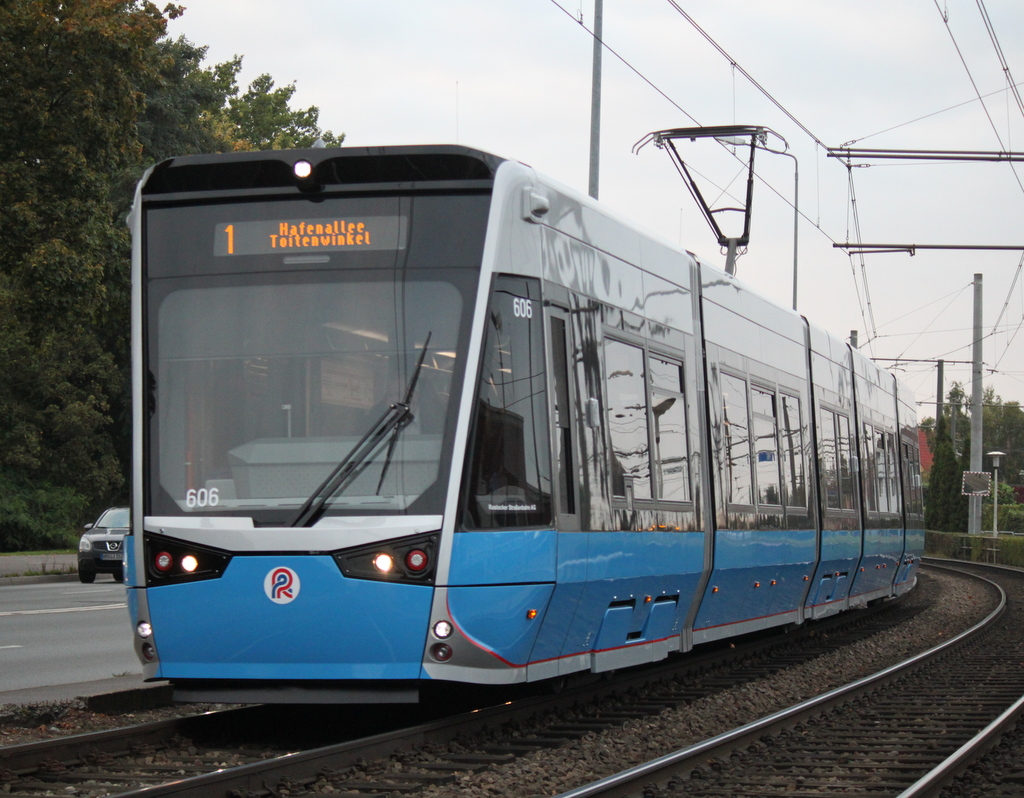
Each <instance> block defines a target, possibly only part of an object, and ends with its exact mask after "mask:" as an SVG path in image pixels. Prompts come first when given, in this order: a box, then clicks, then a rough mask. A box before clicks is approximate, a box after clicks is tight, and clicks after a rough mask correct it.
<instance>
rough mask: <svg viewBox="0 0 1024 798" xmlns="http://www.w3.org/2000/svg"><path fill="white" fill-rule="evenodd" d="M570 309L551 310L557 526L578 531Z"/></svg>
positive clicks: (550, 343)
mask: <svg viewBox="0 0 1024 798" xmlns="http://www.w3.org/2000/svg"><path fill="white" fill-rule="evenodd" d="M567 317H568V313H567V312H566V311H565V310H563V309H562V308H555V307H552V308H550V309H549V312H548V341H549V352H550V354H549V357H550V361H549V362H550V369H551V371H550V375H551V382H550V392H551V393H550V402H551V409H550V412H551V422H552V423H551V432H552V436H551V437H552V448H553V451H552V456H553V460H552V462H553V465H554V470H553V471H554V473H553V477H554V479H553V482H554V503H555V528H556V529H558V530H559V531H566V532H568V531H577V530H579V528H580V523H579V499H580V496H579V493H580V490H579V488H580V486H579V484H578V482H579V480H578V473H579V469H578V467H577V465H578V464H577V462H576V448H575V446H574V445H573V429H574V425H573V421H574V419H573V402H572V398H573V391H572V385H571V382H570V376H571V374H572V369H571V363H572V355H571V352H572V348H571V342H570V331H569V324H568V318H567Z"/></svg>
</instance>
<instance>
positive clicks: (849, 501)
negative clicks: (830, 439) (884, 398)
mask: <svg viewBox="0 0 1024 798" xmlns="http://www.w3.org/2000/svg"><path fill="white" fill-rule="evenodd" d="M836 419H837V420H838V421H839V430H838V438H837V443H838V454H839V491H840V500H841V502H842V505H841V506H842V508H843V509H844V510H855V509H856V508H857V505H856V502H855V500H854V492H853V491H854V485H855V483H854V478H853V439H852V438H851V436H850V432H851V430H850V419H849V418H847V417H846V416H844V415H843V414H842V413H837V414H836Z"/></svg>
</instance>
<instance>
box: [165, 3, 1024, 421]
mask: <svg viewBox="0 0 1024 798" xmlns="http://www.w3.org/2000/svg"><path fill="white" fill-rule="evenodd" d="M594 2H595V0H487V1H486V2H484V1H483V0H433V2H428V3H423V2H421V3H412V2H408V1H407V0H374V2H372V3H371V2H365V0H361V1H359V2H357V0H289V1H288V2H281V0H276V2H275V1H274V0H182V4H183V5H184V6H185V8H186V11H185V13H184V15H183V16H181V17H180V18H179V19H177V20H174V21H172V22H170V23H169V25H168V33H169V35H171V36H174V37H177V36H185V37H186V38H187V39H189V40H190V41H192V42H193V43H195V44H197V45H203V46H207V47H208V48H209V51H208V54H207V60H206V64H207V65H212V64H215V63H220V62H223V61H226V60H228V59H229V58H232V57H233V56H235V55H242V56H244V60H243V68H242V72H241V75H240V80H239V82H240V84H241V86H242V88H243V89H244V88H245V87H246V86H247V85H248V83H249V82H250V81H252V80H253V79H255V78H256V77H257V76H258V75H260V74H262V73H269V74H270V75H271V76H272V77H273V78H274V79H275V80H276V81H277V84H278V85H284V84H289V83H293V82H294V84H295V86H296V92H295V96H294V97H293V101H292V106H293V107H295V108H299V107H301V108H305V107H308V106H310V105H316V106H317V107H318V108H319V109H320V124H321V127H322V128H324V129H326V130H331V131H333V132H335V133H342V132H343V133H345V144H346V145H351V146H374V145H388V144H442V143H443V144H453V143H454V144H463V145H467V146H471V147H476V148H478V149H482V150H486V151H489V152H493V153H495V154H497V155H500V156H503V157H507V158H513V159H516V160H519V161H522V162H524V163H527V164H529V165H530V166H532V167H534V168H535V169H536V170H537V171H538V172H541V173H543V174H545V175H547V176H549V177H552V178H554V179H556V180H558V181H560V182H562V183H564V184H566V185H568V186H570V187H572V188H575V189H577V190H579V191H580V192H581V193H586V192H587V190H588V168H589V166H588V165H589V141H590V115H591V114H590V108H591V74H592V63H593V37H592V35H591V33H590V31H591V30H592V29H593V27H594V12H595V10H594ZM683 12H685V14H684V13H683ZM687 15H688V16H689V19H687ZM603 18H604V33H603V41H604V44H605V49H604V51H603V58H602V61H603V69H602V100H601V102H602V112H601V152H600V188H599V199H600V201H601V203H602V204H604V205H606V206H607V207H608V208H609V209H610V210H612V211H613V212H615V213H616V214H619V215H621V216H623V217H625V218H626V219H629V220H631V221H633V222H635V223H637V224H639V225H640V226H641V227H643V228H645V229H647V230H648V231H650V232H652V233H654V234H655V235H657V236H659V237H661V238H662V239H665V240H667V241H668V242H670V243H672V244H674V245H676V246H681V247H683V248H685V249H687V250H690V251H691V252H694V253H696V254H697V255H698V256H700V257H701V259H702V260H704V261H706V262H709V263H712V264H715V265H717V266H719V267H723V266H724V263H725V257H724V253H723V252H722V251H721V249H720V247H719V245H718V242H717V239H716V236H715V235H713V233H712V231H711V228H710V227H709V226H708V224H707V222H706V221H705V220H704V218H703V216H702V215H701V212H700V211H699V209H698V206H697V204H696V202H695V201H694V199H693V198H692V197H691V196H690V194H689V192H688V191H687V189H686V186H685V184H684V182H683V181H682V179H681V178H680V176H679V174H678V173H677V171H676V169H675V168H674V166H673V164H672V161H671V160H670V157H669V155H668V154H667V153H666V152H665V151H663V150H660V149H658V148H656V147H655V146H653V145H651V146H646V147H644V148H642V149H640V150H639V152H634V145H635V144H636V143H637V142H638V141H640V140H641V139H642V138H643V137H644V136H645V135H646V134H648V133H650V132H652V131H656V130H664V129H668V128H677V127H690V126H695V125H698V124H699V125H706V126H707V125H733V124H742V125H757V126H761V127H765V128H768V129H770V130H771V131H773V132H774V133H775V134H777V136H779V137H781V141H780V139H779V138H776V137H775V136H772V137H770V139H769V144H771V145H772V146H773V148H777V149H782V148H785V149H787V150H788V152H789V153H790V154H791V155H792V156H793V157H786V156H782V155H777V154H773V153H769V152H763V151H759V152H758V153H757V154H756V157H755V164H754V166H755V172H756V173H757V178H756V182H755V186H754V196H753V203H752V206H753V207H752V222H751V235H750V243H749V245H748V247H747V251H746V254H744V255H743V256H742V257H740V258H739V260H738V262H737V276H738V277H739V278H740V279H741V280H742V281H743V282H745V283H747V284H748V285H750V286H751V287H753V288H754V289H755V290H757V291H759V292H760V293H762V294H764V295H766V296H767V297H769V298H770V299H772V300H773V301H774V302H776V303H777V304H779V305H782V306H784V307H791V306H792V297H793V274H794V218H795V212H794V194H796V196H797V206H798V208H799V212H800V217H799V224H798V227H797V258H796V260H797V285H798V299H797V309H798V311H799V312H801V313H802V314H804V315H806V316H807V317H808V319H810V321H811V322H812V323H814V324H816V325H818V326H819V327H822V328H824V329H826V330H827V331H829V332H830V333H832V334H833V335H835V336H837V337H839V338H843V339H846V338H848V337H849V336H850V332H851V331H852V330H857V335H858V340H859V344H860V347H861V349H862V350H863V351H864V352H865V354H867V355H868V356H869V357H874V358H878V359H880V360H879V363H880V365H882V366H884V367H892V368H894V369H895V370H896V373H897V374H898V375H899V377H900V378H901V379H902V380H904V381H905V382H906V383H907V385H908V386H909V387H910V388H911V389H912V390H913V392H914V393H915V395H916V397H917V400H918V402H919V405H920V407H919V416H921V417H926V416H929V415H934V404H931V403H933V402H934V401H935V394H936V387H937V379H936V377H937V374H936V367H935V364H934V362H932V361H934V360H937V359H940V358H941V359H944V360H945V361H946V366H945V389H946V390H947V391H948V389H949V386H950V383H951V382H952V381H953V380H956V381H959V382H961V383H964V384H965V386H966V391H967V393H968V395H969V394H970V380H971V366H970V361H971V358H972V351H971V343H972V340H973V336H972V325H973V313H974V285H973V283H974V275H975V274H981V275H982V277H983V279H982V285H983V297H984V309H983V325H982V326H983V334H984V336H985V338H984V344H983V347H984V348H983V358H984V363H985V369H986V372H985V385H986V386H991V387H993V388H994V389H995V391H996V393H997V394H998V395H999V396H1001V397H1002V399H1003V400H1004V401H1018V402H1021V403H1024V329H1022V326H1024V274H1021V273H1020V272H1021V266H1020V264H1021V263H1022V255H1024V252H1022V251H1013V250H1006V251H985V250H977V249H975V250H959V249H949V250H929V249H919V250H917V251H916V254H915V255H913V256H911V255H909V254H907V253H905V252H901V253H890V254H878V253H871V254H867V255H864V256H863V257H860V256H850V255H848V254H847V252H846V251H845V250H844V249H841V248H836V247H835V246H834V244H836V243H846V242H857V241H860V242H863V243H871V244H917V245H955V246H963V245H972V246H979V245H988V246H991V245H999V246H1022V247H1024V229H1022V228H1024V225H1022V224H1021V221H1022V219H1024V163H1021V164H1017V165H1013V164H1010V163H1009V162H1006V161H1004V162H1001V163H963V162H961V163H939V162H922V161H904V160H899V161H895V160H884V161H883V160H868V159H863V158H861V159H857V160H855V161H854V164H855V166H853V167H852V168H848V167H847V165H846V164H845V163H843V162H842V161H841V160H840V159H837V158H834V157H829V154H828V153H829V148H832V149H834V148H838V147H841V146H843V145H846V146H850V147H859V148H875V149H882V148H884V149H914V150H972V151H986V152H988V151H993V152H995V151H1006V152H1017V151H1024V141H1021V139H1022V138H1024V104H1022V103H1020V102H1019V101H1018V99H1017V97H1016V96H1015V95H1014V94H1013V93H1012V92H1011V91H1009V87H1010V84H1011V82H1024V3H1021V2H1019V0H785V2H775V3H765V2H763V0H729V1H728V2H723V1H722V0H604V5H603ZM986 19H987V20H988V23H989V25H986ZM698 26H699V27H698ZM993 38H994V39H995V42H997V43H998V50H997V47H996V44H994V43H993ZM999 53H1001V54H1002V60H1001V59H1000V57H999ZM1004 64H1005V68H1004ZM751 79H752V80H751ZM1021 91H1022V92H1024V86H1022V87H1021ZM979 95H980V97H981V99H979ZM782 141H784V142H785V144H784V145H782V143H781V142H782ZM679 148H680V152H681V154H682V157H683V158H684V159H685V160H686V163H687V166H688V167H690V168H692V169H693V170H694V172H696V173H698V174H699V175H700V177H698V178H697V179H698V180H700V181H702V182H701V184H700V188H701V191H702V193H704V194H705V196H707V197H708V198H709V199H711V200H712V201H714V200H718V203H717V204H718V205H719V206H721V205H728V206H735V205H736V204H737V199H742V197H743V195H744V192H745V179H746V173H745V168H744V167H743V165H742V164H741V163H740V162H739V161H738V160H737V159H736V158H735V157H733V156H732V154H731V152H729V151H728V150H727V148H723V147H721V146H718V145H716V144H714V143H710V142H707V141H705V142H694V143H690V142H682V143H680V144H679ZM794 166H795V167H796V172H797V175H798V177H797V175H795V173H794ZM721 216H722V217H723V219H724V221H723V222H722V225H723V227H724V228H726V230H725V231H726V234H727V235H729V234H735V233H736V232H738V231H734V230H733V227H734V226H735V224H736V222H737V221H738V220H741V217H738V215H737V214H722V215H721ZM727 217H728V218H727ZM730 224H731V225H732V226H730ZM858 231H859V233H858ZM997 321H998V325H997ZM897 359H898V360H899V361H900V362H898V363H894V362H892V360H897ZM957 361H960V362H957Z"/></svg>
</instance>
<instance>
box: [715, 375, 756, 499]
mask: <svg viewBox="0 0 1024 798" xmlns="http://www.w3.org/2000/svg"><path fill="white" fill-rule="evenodd" d="M722 403H723V424H724V426H725V446H726V480H725V490H726V492H727V495H726V501H727V502H728V503H729V504H753V503H754V498H753V478H752V474H751V469H750V426H749V424H750V422H749V420H748V415H747V382H746V380H743V379H740V378H739V377H733V376H732V375H730V374H723V375H722Z"/></svg>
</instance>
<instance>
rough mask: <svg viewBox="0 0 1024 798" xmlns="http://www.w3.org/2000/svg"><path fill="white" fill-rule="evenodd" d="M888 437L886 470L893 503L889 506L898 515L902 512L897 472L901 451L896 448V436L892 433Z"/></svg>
mask: <svg viewBox="0 0 1024 798" xmlns="http://www.w3.org/2000/svg"><path fill="white" fill-rule="evenodd" d="M885 437H886V448H885V452H886V460H887V463H886V468H887V470H888V473H889V496H890V497H892V498H891V503H890V506H889V510H890V512H894V513H898V512H899V511H900V501H899V490H900V477H899V473H898V472H897V470H896V458H897V457H899V449H897V448H896V436H894V435H893V434H892V433H891V432H887V433H885Z"/></svg>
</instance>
